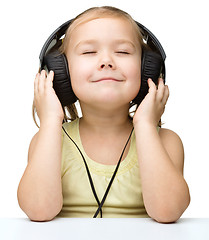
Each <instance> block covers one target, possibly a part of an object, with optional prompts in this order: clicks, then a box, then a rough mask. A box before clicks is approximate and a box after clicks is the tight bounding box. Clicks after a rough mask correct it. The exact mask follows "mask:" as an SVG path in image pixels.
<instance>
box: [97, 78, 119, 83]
mask: <svg viewBox="0 0 209 240" xmlns="http://www.w3.org/2000/svg"><path fill="white" fill-rule="evenodd" d="M93 82H123V80H119V79H116V78H112V77H107V78H100V79H98V80H96V81H93Z"/></svg>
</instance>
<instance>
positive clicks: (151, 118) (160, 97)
mask: <svg viewBox="0 0 209 240" xmlns="http://www.w3.org/2000/svg"><path fill="white" fill-rule="evenodd" d="M148 86H149V91H148V93H147V95H146V96H145V98H144V99H143V101H142V102H141V104H140V105H139V107H138V109H137V110H136V113H135V115H134V118H133V123H134V126H135V125H138V124H141V123H142V124H143V123H146V124H151V125H153V126H157V125H158V122H159V121H160V118H161V116H162V114H163V113H164V110H165V105H166V103H167V100H168V97H169V89H168V86H167V85H164V82H163V79H162V78H159V79H158V86H157V87H156V85H155V83H154V82H153V81H152V79H151V78H149V79H148Z"/></svg>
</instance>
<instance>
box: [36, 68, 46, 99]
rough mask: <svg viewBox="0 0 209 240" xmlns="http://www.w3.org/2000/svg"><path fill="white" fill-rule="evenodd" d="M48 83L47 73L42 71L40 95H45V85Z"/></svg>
mask: <svg viewBox="0 0 209 240" xmlns="http://www.w3.org/2000/svg"><path fill="white" fill-rule="evenodd" d="M45 81H46V71H45V70H42V71H41V74H40V78H39V82H38V93H40V94H43V93H44V85H45Z"/></svg>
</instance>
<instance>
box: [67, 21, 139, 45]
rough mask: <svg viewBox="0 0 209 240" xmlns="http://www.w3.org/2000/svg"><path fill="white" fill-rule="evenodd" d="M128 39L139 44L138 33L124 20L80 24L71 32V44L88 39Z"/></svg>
mask: <svg viewBox="0 0 209 240" xmlns="http://www.w3.org/2000/svg"><path fill="white" fill-rule="evenodd" d="M113 38H114V39H120V38H121V39H127V40H131V41H133V42H135V43H136V42H138V41H137V40H138V38H137V32H136V30H135V29H134V27H133V25H132V24H131V22H130V21H128V20H126V19H123V18H110V17H109V18H98V19H93V20H89V21H87V22H84V23H80V24H78V25H77V26H76V27H75V28H73V30H72V31H71V32H70V38H69V43H70V44H73V43H76V42H79V41H85V40H88V39H95V40H96V39H97V40H104V39H106V40H107V39H113Z"/></svg>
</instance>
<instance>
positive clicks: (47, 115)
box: [17, 72, 63, 221]
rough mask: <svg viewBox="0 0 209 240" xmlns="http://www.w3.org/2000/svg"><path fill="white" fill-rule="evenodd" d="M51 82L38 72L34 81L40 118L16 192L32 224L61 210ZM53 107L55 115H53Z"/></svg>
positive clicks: (58, 124)
mask: <svg viewBox="0 0 209 240" xmlns="http://www.w3.org/2000/svg"><path fill="white" fill-rule="evenodd" d="M50 77H51V78H50ZM52 79H53V76H52V74H51V76H49V77H48V78H46V76H45V72H42V73H41V75H40V74H39V75H37V77H36V80H35V85H34V88H35V104H36V107H37V112H38V116H39V118H40V129H39V132H38V133H37V134H36V135H35V136H34V137H33V139H32V141H31V144H30V147H29V152H28V165H27V167H26V169H25V172H24V174H23V176H22V179H21V181H20V184H19V187H18V193H17V194H18V201H19V205H20V207H21V208H22V210H23V211H24V212H25V213H26V214H27V216H28V217H29V218H30V219H31V220H34V221H47V220H51V219H53V218H54V217H55V216H56V215H57V214H58V213H59V211H60V210H61V208H62V201H63V200H62V185H61V141H62V113H61V111H62V109H61V107H60V106H59V104H60V103H59V102H58V99H56V98H57V97H56V95H55V93H54V92H53V89H52V85H51V83H50V82H52ZM56 104H57V105H56ZM50 107H51V109H50ZM53 108H54V110H53V111H54V112H56V114H53V111H52V109H53ZM59 111H60V112H59ZM59 113H60V115H58V114H59Z"/></svg>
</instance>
